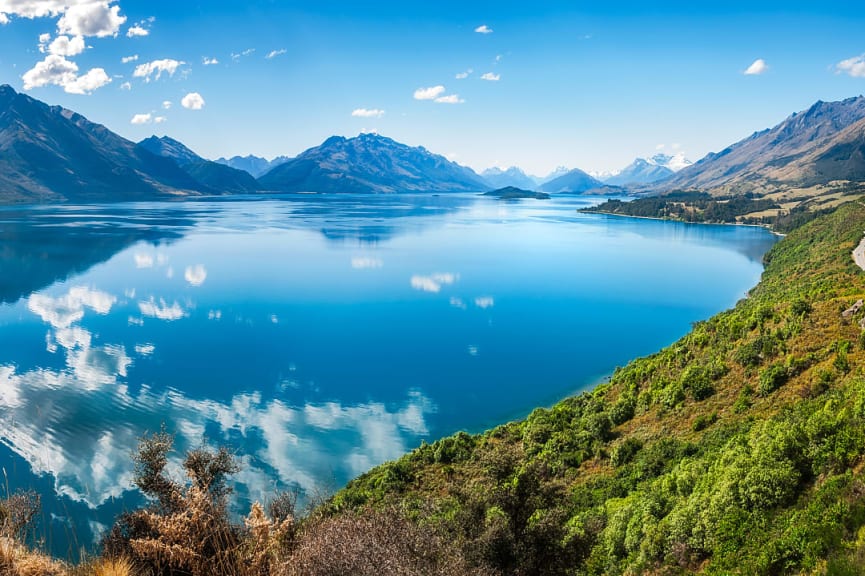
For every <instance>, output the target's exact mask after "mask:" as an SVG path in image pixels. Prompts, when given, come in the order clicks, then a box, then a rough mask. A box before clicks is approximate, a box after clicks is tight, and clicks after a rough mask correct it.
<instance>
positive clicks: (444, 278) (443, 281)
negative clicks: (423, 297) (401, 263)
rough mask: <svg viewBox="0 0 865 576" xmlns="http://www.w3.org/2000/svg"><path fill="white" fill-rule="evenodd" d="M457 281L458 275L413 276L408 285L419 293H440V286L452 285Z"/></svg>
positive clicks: (440, 273)
mask: <svg viewBox="0 0 865 576" xmlns="http://www.w3.org/2000/svg"><path fill="white" fill-rule="evenodd" d="M458 279H459V275H458V274H452V273H450V272H438V273H436V274H432V275H430V276H421V275H418V274H416V275H414V276H412V277H411V280H410V284H411V287H412V288H414V289H415V290H420V291H421V292H433V293H436V292H441V289H442V286H448V285H450V284H453V283H454V282H456V281H457V280H458Z"/></svg>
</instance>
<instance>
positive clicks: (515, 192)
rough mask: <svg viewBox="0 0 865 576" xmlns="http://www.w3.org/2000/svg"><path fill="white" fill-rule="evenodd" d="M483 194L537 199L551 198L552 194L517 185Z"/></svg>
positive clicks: (515, 198)
mask: <svg viewBox="0 0 865 576" xmlns="http://www.w3.org/2000/svg"><path fill="white" fill-rule="evenodd" d="M483 196H492V197H494V198H498V199H499V200H520V199H522V198H534V199H535V200H549V199H550V195H549V194H547V193H546V192H532V191H531V190H523V189H522V188H517V187H516V186H505V187H504V188H499V189H498V190H491V191H489V192H484V193H483Z"/></svg>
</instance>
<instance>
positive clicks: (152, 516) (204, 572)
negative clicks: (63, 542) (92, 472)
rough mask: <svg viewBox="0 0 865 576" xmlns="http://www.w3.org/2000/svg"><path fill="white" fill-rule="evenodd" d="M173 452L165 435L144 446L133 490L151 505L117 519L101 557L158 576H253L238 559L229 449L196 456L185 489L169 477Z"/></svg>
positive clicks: (190, 459) (188, 462)
mask: <svg viewBox="0 0 865 576" xmlns="http://www.w3.org/2000/svg"><path fill="white" fill-rule="evenodd" d="M172 446H173V437H172V436H171V435H170V434H167V433H166V432H165V431H162V432H160V433H157V434H153V435H151V436H146V437H144V438H143V439H142V440H141V441H140V443H139V446H138V452H137V454H136V455H135V462H136V470H135V484H136V485H137V486H138V487H139V489H140V490H141V491H142V492H143V493H144V494H145V495H147V496H149V497H150V498H151V499H152V504H151V505H150V506H149V507H148V508H146V509H143V510H136V511H134V512H129V513H126V514H124V515H122V516H121V517H120V518H119V519H118V521H117V523H116V524H115V525H114V527H113V528H112V529H111V531H110V532H109V533H108V535H107V536H106V538H105V539H104V541H103V554H104V555H105V556H106V557H107V558H128V559H130V560H131V561H132V563H133V564H134V566H135V567H136V568H137V569H138V570H140V571H142V572H145V573H149V574H154V575H163V574H164V575H187V574H188V575H193V576H198V575H201V576H210V575H213V574H221V575H226V576H233V575H238V576H243V575H245V574H250V573H251V572H249V570H248V569H247V567H246V565H245V562H244V559H243V558H241V556H240V550H241V546H242V528H241V527H240V526H238V525H235V524H232V522H231V521H230V518H229V514H228V494H229V492H230V489H229V487H228V485H227V482H226V478H227V476H228V475H230V474H232V473H234V472H237V471H238V470H239V466H238V464H237V462H236V460H235V459H234V457H233V456H232V455H231V453H229V452H228V451H227V450H226V449H225V448H220V449H218V450H215V451H214V450H210V449H207V448H199V449H196V450H192V451H190V452H189V453H188V454H187V456H186V459H185V461H184V464H183V467H184V470H185V472H186V475H187V476H188V478H189V480H190V483H188V484H185V483H181V482H178V481H176V480H173V479H171V478H169V477H168V476H167V474H166V472H165V467H166V465H167V464H168V453H169V452H170V451H171V448H172ZM257 573H259V574H261V573H262V572H260V571H259V572H257ZM264 573H265V574H266V572H264Z"/></svg>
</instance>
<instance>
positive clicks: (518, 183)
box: [481, 166, 538, 190]
mask: <svg viewBox="0 0 865 576" xmlns="http://www.w3.org/2000/svg"><path fill="white" fill-rule="evenodd" d="M481 177H483V179H484V181H485V182H486V183H487V184H489V185H490V186H491V187H493V188H507V187H508V186H513V187H514V188H522V189H524V190H533V189H535V188H536V187H537V186H538V183H537V181H536V180H535V179H534V178H532V177H530V176H527V175H526V173H525V172H523V171H522V170H520V169H519V168H517V167H516V166H511V167H510V168H508V169H506V170H502V169H501V168H487V169H486V170H484V171H483V172H481Z"/></svg>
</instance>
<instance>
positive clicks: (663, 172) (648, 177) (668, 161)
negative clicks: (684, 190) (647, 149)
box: [596, 153, 691, 186]
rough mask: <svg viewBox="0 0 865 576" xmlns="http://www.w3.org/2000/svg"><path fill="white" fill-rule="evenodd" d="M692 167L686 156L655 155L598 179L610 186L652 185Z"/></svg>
mask: <svg viewBox="0 0 865 576" xmlns="http://www.w3.org/2000/svg"><path fill="white" fill-rule="evenodd" d="M690 165H691V161H690V160H688V159H687V158H685V156H684V154H681V153H678V154H675V155H672V156H671V155H668V154H655V155H654V156H652V157H651V158H637V159H635V160H634V161H633V162H631V163H630V164H628V165H627V166H626V167H625V168H623V169H622V170H620V171H618V172H615V173H612V174H608V175H606V176H604V177H597V176H596V177H597V178H598V179H599V180H601V181H602V182H603V183H604V184H607V185H608V186H630V185H635V184H651V183H653V182H659V181H661V180H665V179H667V178H671V177H672V176H673V175H674V174H675V173H676V172H678V171H679V170H681V169H682V168H685V167H687V166H690Z"/></svg>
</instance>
